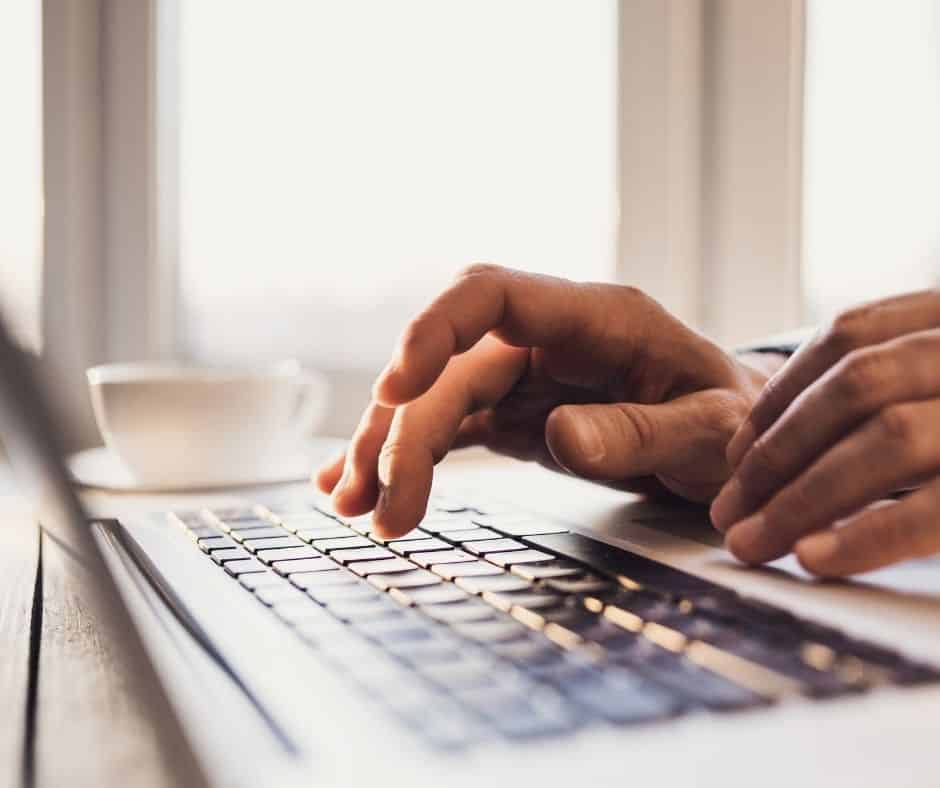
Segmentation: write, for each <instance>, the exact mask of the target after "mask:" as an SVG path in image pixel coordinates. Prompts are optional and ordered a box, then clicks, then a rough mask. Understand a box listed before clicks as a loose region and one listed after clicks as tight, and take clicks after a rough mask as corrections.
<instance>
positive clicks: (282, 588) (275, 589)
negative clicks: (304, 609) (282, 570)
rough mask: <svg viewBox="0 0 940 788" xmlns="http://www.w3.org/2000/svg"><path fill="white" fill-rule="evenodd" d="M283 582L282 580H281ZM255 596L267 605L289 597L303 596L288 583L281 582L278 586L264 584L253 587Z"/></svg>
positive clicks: (283, 600) (284, 600)
mask: <svg viewBox="0 0 940 788" xmlns="http://www.w3.org/2000/svg"><path fill="white" fill-rule="evenodd" d="M282 582H283V581H282ZM255 596H256V597H257V598H258V599H259V600H261V601H262V602H264V604H266V605H267V606H268V607H270V606H271V605H275V604H278V603H280V602H286V601H288V600H290V599H297V598H298V597H302V596H303V592H302V591H300V590H298V589H296V588H294V587H293V586H292V585H291V584H290V583H283V585H279V586H264V587H262V588H257V589H255Z"/></svg>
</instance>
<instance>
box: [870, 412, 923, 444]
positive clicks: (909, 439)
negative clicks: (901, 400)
mask: <svg viewBox="0 0 940 788" xmlns="http://www.w3.org/2000/svg"><path fill="white" fill-rule="evenodd" d="M877 420H878V426H879V428H880V429H881V432H882V434H883V435H884V436H885V437H886V438H887V439H888V441H890V442H891V443H896V444H901V445H904V446H906V447H909V448H915V447H917V446H918V445H919V443H920V434H921V430H920V429H919V425H918V423H917V422H918V419H917V414H916V413H915V412H914V410H913V409H912V408H911V407H910V406H909V405H907V404H902V405H889V406H888V407H886V408H883V409H882V410H881V412H880V413H879V414H878V416H877Z"/></svg>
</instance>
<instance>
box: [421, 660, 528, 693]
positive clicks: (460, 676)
mask: <svg viewBox="0 0 940 788" xmlns="http://www.w3.org/2000/svg"><path fill="white" fill-rule="evenodd" d="M419 670H420V671H421V675H422V676H424V677H425V678H428V679H430V680H431V681H433V682H434V683H436V684H439V685H440V686H441V687H444V688H445V689H447V690H449V691H451V692H453V691H458V692H459V691H463V690H469V689H479V688H482V687H494V686H495V685H496V684H497V683H499V684H503V685H505V686H511V685H512V683H513V682H512V679H513V678H516V679H517V683H521V681H522V680H524V679H522V674H520V673H518V672H517V671H515V670H514V669H512V668H508V669H507V666H506V664H505V663H502V664H500V662H499V660H495V659H492V658H486V657H482V656H475V657H464V656H462V655H460V654H458V655H457V658H456V659H454V660H451V661H450V662H444V661H435V662H426V663H424V664H422V665H421V666H420V668H419ZM500 679H502V680H500Z"/></svg>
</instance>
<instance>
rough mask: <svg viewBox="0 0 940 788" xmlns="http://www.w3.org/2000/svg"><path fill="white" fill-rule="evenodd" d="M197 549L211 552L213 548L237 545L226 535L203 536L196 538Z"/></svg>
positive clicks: (221, 548) (218, 548)
mask: <svg viewBox="0 0 940 788" xmlns="http://www.w3.org/2000/svg"><path fill="white" fill-rule="evenodd" d="M196 544H198V545H199V549H200V550H202V552H204V553H211V552H212V551H213V550H223V549H230V548H233V547H238V545H237V544H236V543H235V542H233V541H232V540H231V539H229V538H228V537H227V536H204V537H202V538H200V539H197V540H196Z"/></svg>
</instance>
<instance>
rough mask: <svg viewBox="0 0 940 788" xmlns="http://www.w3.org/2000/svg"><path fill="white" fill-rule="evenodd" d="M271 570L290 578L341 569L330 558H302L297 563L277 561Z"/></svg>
mask: <svg viewBox="0 0 940 788" xmlns="http://www.w3.org/2000/svg"><path fill="white" fill-rule="evenodd" d="M271 568H272V569H273V570H274V571H275V572H277V573H278V574H280V575H285V576H290V575H293V574H294V573H296V572H326V571H330V570H332V569H339V566H338V565H337V564H336V563H334V562H333V561H331V560H330V559H329V558H322V557H321V558H300V559H298V560H296V561H275V562H274V563H273V564H271Z"/></svg>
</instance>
